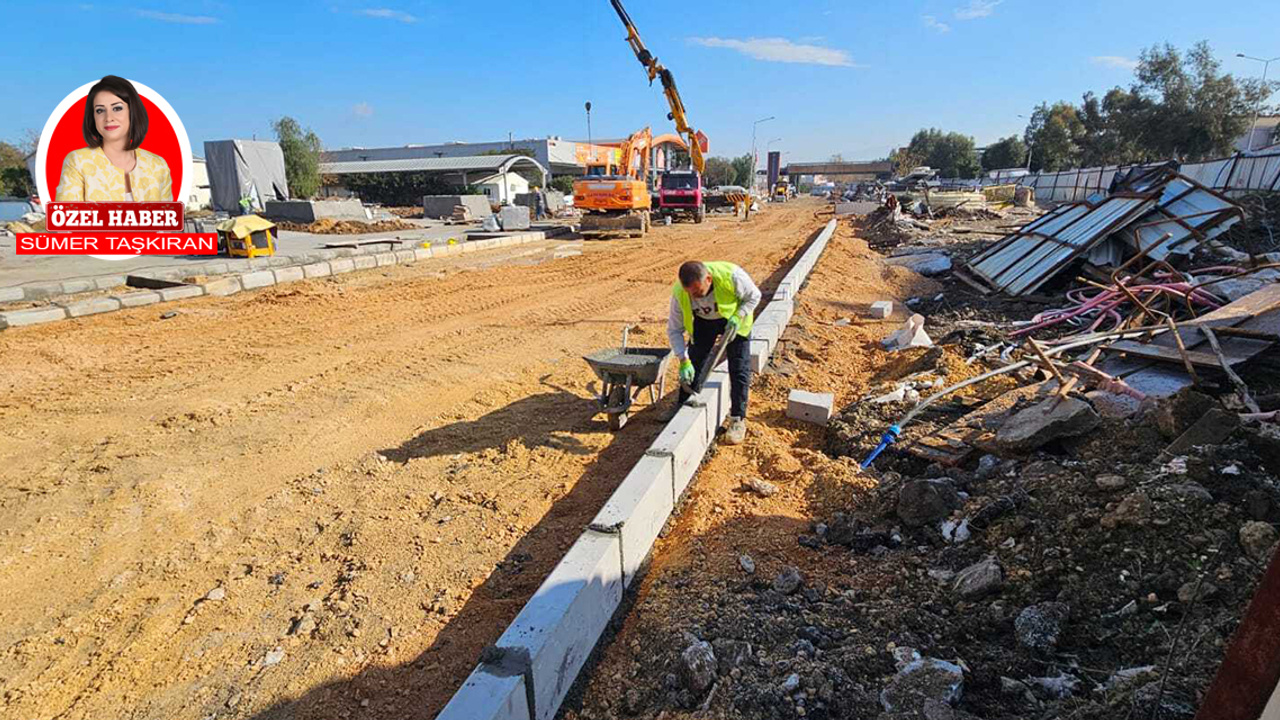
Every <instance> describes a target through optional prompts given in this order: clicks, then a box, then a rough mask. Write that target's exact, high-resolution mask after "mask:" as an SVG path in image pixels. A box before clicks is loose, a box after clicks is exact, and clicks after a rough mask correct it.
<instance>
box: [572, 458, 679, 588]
mask: <svg viewBox="0 0 1280 720" xmlns="http://www.w3.org/2000/svg"><path fill="white" fill-rule="evenodd" d="M671 488H672V482H671V461H670V459H669V458H665V457H650V456H645V457H642V458H640V462H638V463H636V465H635V467H633V468H631V472H629V473H627V476H626V477H625V478H623V480H622V484H621V485H619V486H618V489H617V490H615V491H614V492H613V495H611V496H610V497H609V501H608V502H606V503H605V504H604V507H603V508H601V509H600V512H599V513H598V514H597V515H596V517H595V520H592V521H591V529H592V530H597V531H599V532H604V533H613V534H616V535H618V536H619V539H620V543H621V551H622V576H623V582H624V583H625V584H626V586H627V587H630V585H631V581H632V580H634V579H635V577H636V573H637V571H638V570H639V568H640V566H641V565H642V564H643V563H644V561H645V559H646V558H647V557H649V550H650V549H651V548H653V543H654V541H655V540H657V538H658V533H659V532H661V531H662V526H663V525H665V524H666V522H667V518H668V517H670V516H671V510H672V509H673V507H674V505H675V498H674V497H673V496H672V494H671Z"/></svg>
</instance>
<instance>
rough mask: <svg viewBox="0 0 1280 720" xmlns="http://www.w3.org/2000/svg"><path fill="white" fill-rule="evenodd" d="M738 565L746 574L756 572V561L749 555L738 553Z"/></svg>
mask: <svg viewBox="0 0 1280 720" xmlns="http://www.w3.org/2000/svg"><path fill="white" fill-rule="evenodd" d="M738 567H741V568H742V571H743V572H745V573H746V574H748V575H754V574H755V573H756V561H755V560H753V559H751V556H750V555H739V556H738Z"/></svg>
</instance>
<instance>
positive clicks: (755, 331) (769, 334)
mask: <svg viewBox="0 0 1280 720" xmlns="http://www.w3.org/2000/svg"><path fill="white" fill-rule="evenodd" d="M768 320H769V321H768V322H760V321H758V320H757V321H756V324H755V326H754V327H752V328H751V337H752V339H755V340H767V341H768V342H769V348H770V350H772V349H773V348H775V347H777V346H778V340H779V339H781V338H782V330H783V328H784V326H785V323H779V322H777V321H775V320H774V319H773V318H768Z"/></svg>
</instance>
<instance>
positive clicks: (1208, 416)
mask: <svg viewBox="0 0 1280 720" xmlns="http://www.w3.org/2000/svg"><path fill="white" fill-rule="evenodd" d="M1239 427H1240V415H1239V413H1233V412H1228V411H1226V410H1223V409H1221V408H1214V409H1212V410H1210V411H1209V412H1207V413H1205V414H1204V416H1203V417H1201V418H1200V419H1199V420H1197V421H1196V423H1195V424H1194V425H1192V426H1191V427H1189V428H1187V431H1186V432H1184V433H1182V435H1180V436H1178V439H1177V440H1174V441H1173V442H1171V443H1169V446H1168V447H1166V448H1165V449H1164V453H1163V455H1164V457H1166V458H1170V457H1178V456H1180V455H1187V454H1190V453H1191V452H1192V451H1193V450H1194V449H1195V448H1197V447H1203V446H1206V445H1218V444H1219V443H1221V442H1223V441H1224V440H1226V439H1227V438H1229V437H1231V435H1232V433H1234V432H1235V431H1236V428H1239Z"/></svg>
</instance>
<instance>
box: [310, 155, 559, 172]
mask: <svg viewBox="0 0 1280 720" xmlns="http://www.w3.org/2000/svg"><path fill="white" fill-rule="evenodd" d="M520 164H527V165H530V166H531V167H533V168H537V169H538V170H539V171H541V170H542V169H543V168H542V165H540V164H538V161H536V160H534V159H533V158H529V157H525V156H523V155H474V156H470V157H441V158H406V159H402V160H351V161H344V162H329V163H320V174H321V175H350V174H354V173H387V172H440V173H447V172H455V173H461V172H487V173H496V172H502V171H503V169H504V168H505V169H508V170H509V169H511V168H512V167H513V166H515V165H520Z"/></svg>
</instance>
